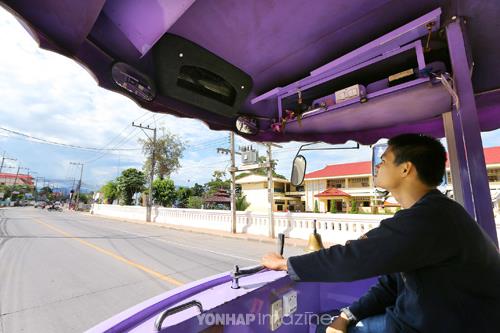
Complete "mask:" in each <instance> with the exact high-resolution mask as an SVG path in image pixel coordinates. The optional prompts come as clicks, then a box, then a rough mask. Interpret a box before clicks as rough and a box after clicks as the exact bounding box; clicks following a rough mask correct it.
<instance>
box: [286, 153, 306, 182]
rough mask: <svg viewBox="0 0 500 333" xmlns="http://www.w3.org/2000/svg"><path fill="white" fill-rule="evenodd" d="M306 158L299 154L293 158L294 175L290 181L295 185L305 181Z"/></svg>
mask: <svg viewBox="0 0 500 333" xmlns="http://www.w3.org/2000/svg"><path fill="white" fill-rule="evenodd" d="M306 165H307V162H306V158H305V157H304V156H302V155H297V156H295V158H294V159H293V166H292V176H291V177H290V181H291V183H292V185H293V186H299V185H301V184H302V183H303V182H304V176H305V175H306Z"/></svg>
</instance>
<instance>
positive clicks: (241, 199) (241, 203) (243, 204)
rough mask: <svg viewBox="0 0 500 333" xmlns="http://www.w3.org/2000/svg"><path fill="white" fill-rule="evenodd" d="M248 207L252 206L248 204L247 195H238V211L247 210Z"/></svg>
mask: <svg viewBox="0 0 500 333" xmlns="http://www.w3.org/2000/svg"><path fill="white" fill-rule="evenodd" d="M248 206H250V204H249V203H248V202H247V196H246V195H238V196H237V197H236V210H246V209H247V208H248Z"/></svg>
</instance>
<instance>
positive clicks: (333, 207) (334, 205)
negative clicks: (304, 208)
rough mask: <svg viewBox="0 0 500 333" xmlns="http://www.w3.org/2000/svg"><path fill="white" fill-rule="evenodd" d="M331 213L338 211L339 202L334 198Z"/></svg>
mask: <svg viewBox="0 0 500 333" xmlns="http://www.w3.org/2000/svg"><path fill="white" fill-rule="evenodd" d="M330 213H332V214H335V213H337V202H335V200H332V202H331V204H330Z"/></svg>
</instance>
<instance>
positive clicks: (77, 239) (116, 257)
mask: <svg viewBox="0 0 500 333" xmlns="http://www.w3.org/2000/svg"><path fill="white" fill-rule="evenodd" d="M33 220H34V221H35V222H36V223H39V224H42V225H44V226H46V227H47V228H49V229H52V230H54V231H55V232H57V233H59V234H61V235H64V236H66V237H68V238H70V239H74V240H76V241H77V242H80V243H82V244H83V245H86V246H88V247H90V248H93V249H94V250H96V251H98V252H101V253H103V254H105V255H108V256H110V257H111V258H114V259H116V260H118V261H121V262H123V263H125V264H127V265H129V266H132V267H135V268H137V269H140V270H141V271H143V272H146V273H148V274H150V275H152V276H154V277H156V278H158V279H160V280H163V281H166V282H168V283H171V284H173V285H176V286H181V285H183V283H182V282H180V281H178V280H176V279H173V278H171V277H168V276H166V275H163V274H161V273H158V272H157V271H155V270H152V269H150V268H147V267H145V266H143V265H141V264H138V263H136V262H134V261H132V260H129V259H127V258H125V257H122V256H120V255H118V254H116V253H113V252H111V251H108V250H106V249H103V248H102V247H99V246H97V245H94V244H92V243H90V242H87V241H86V240H83V239H81V238H78V237H75V236H73V235H71V234H69V233H67V232H66V231H64V230H61V229H59V228H56V227H54V226H52V225H50V224H47V223H45V222H43V221H42V220H40V219H37V218H35V219H33Z"/></svg>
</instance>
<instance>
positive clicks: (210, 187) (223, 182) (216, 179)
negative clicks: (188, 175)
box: [205, 171, 231, 195]
mask: <svg viewBox="0 0 500 333" xmlns="http://www.w3.org/2000/svg"><path fill="white" fill-rule="evenodd" d="M225 176H226V173H225V172H224V171H214V172H213V174H212V180H211V181H209V182H208V183H206V184H205V187H206V188H207V194H208V195H212V194H214V193H215V192H217V191H218V190H219V189H225V190H229V189H230V188H231V181H230V180H229V179H223V178H224V177H225Z"/></svg>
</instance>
